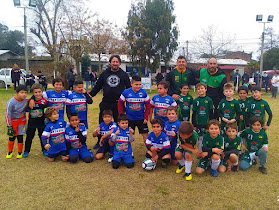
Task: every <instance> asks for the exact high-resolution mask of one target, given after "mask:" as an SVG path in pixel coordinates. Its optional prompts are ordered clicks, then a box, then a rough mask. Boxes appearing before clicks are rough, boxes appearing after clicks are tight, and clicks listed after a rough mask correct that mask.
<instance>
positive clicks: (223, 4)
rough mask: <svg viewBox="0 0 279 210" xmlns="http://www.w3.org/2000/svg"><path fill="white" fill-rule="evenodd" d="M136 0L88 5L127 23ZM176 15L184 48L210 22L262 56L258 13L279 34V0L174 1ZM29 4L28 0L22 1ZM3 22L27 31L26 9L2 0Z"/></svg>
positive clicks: (94, 1)
mask: <svg viewBox="0 0 279 210" xmlns="http://www.w3.org/2000/svg"><path fill="white" fill-rule="evenodd" d="M134 1H135V0H118V1H115V0H90V1H89V3H88V4H89V5H88V7H90V8H91V10H92V11H93V12H97V13H98V14H99V16H100V18H104V19H108V20H110V21H111V22H113V23H116V24H117V25H118V26H125V24H126V22H127V16H128V12H129V9H130V6H131V2H134ZM173 2H174V8H175V9H174V15H175V16H176V23H177V25H178V28H179V38H178V41H179V43H180V50H181V47H182V46H185V42H186V41H187V40H188V41H189V48H191V43H192V42H193V41H194V39H195V38H196V37H198V36H199V35H200V34H201V33H202V29H207V28H208V27H209V26H210V25H214V26H215V27H217V29H218V31H219V33H220V34H221V33H223V34H224V35H225V36H231V37H235V41H234V45H233V46H234V50H241V51H243V50H244V51H245V52H247V53H251V52H252V53H253V58H254V59H256V58H257V56H258V55H259V51H258V49H259V46H260V45H259V44H260V40H259V37H260V36H261V34H262V31H263V24H261V23H258V22H256V15H257V14H262V15H263V18H264V20H266V19H267V16H268V15H274V20H273V22H272V23H268V24H266V27H273V28H274V30H275V32H276V33H277V34H278V33H279V1H278V0H265V1H262V0H234V1H224V0H211V1H206V0H195V1H187V0H173ZM21 3H22V4H28V0H21ZM0 22H1V23H2V24H6V25H7V26H8V27H9V29H10V30H16V29H17V30H21V31H23V9H19V8H15V7H14V5H13V0H1V7H0Z"/></svg>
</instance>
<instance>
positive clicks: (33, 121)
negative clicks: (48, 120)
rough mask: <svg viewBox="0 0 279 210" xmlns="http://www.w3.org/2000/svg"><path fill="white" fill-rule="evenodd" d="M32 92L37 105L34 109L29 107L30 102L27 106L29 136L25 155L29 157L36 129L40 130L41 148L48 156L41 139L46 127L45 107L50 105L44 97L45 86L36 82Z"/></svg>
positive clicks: (26, 141)
mask: <svg viewBox="0 0 279 210" xmlns="http://www.w3.org/2000/svg"><path fill="white" fill-rule="evenodd" d="M31 92H32V94H33V98H34V102H35V105H34V107H33V109H30V108H29V102H30V100H31V99H29V100H28V105H27V107H26V111H28V112H29V119H28V127H27V132H26V134H27V136H26V140H25V149H24V154H23V157H25V158H26V157H28V156H29V152H30V149H31V145H32V141H33V138H34V136H35V132H36V130H38V136H39V139H40V143H41V148H42V152H43V154H44V156H47V155H48V154H47V150H46V149H45V148H44V145H43V143H42V140H41V136H42V133H43V131H44V129H45V122H44V121H45V109H46V108H47V107H48V102H47V100H46V99H44V98H43V87H42V86H41V85H40V84H34V85H32V87H31Z"/></svg>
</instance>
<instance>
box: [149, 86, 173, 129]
mask: <svg viewBox="0 0 279 210" xmlns="http://www.w3.org/2000/svg"><path fill="white" fill-rule="evenodd" d="M157 89H158V95H155V96H154V97H153V98H152V100H151V101H150V104H151V111H150V118H149V120H150V122H151V121H152V119H153V118H152V114H153V109H154V118H155V119H161V120H162V122H163V125H164V124H165V122H166V121H167V120H168V118H167V108H168V107H169V106H174V107H177V104H176V102H175V101H174V99H173V98H172V97H171V96H169V95H168V89H169V83H167V82H166V81H161V82H159V83H158V85H157Z"/></svg>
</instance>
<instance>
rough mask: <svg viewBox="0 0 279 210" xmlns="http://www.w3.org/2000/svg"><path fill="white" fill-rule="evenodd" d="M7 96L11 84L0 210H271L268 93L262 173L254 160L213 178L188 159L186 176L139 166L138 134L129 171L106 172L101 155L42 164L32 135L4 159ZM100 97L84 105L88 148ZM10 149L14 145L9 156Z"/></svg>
mask: <svg viewBox="0 0 279 210" xmlns="http://www.w3.org/2000/svg"><path fill="white" fill-rule="evenodd" d="M152 95H154V94H152ZM152 95H151V96H152ZM13 96H14V91H13V90H11V89H9V90H8V91H6V90H4V89H1V90H0V117H1V119H2V121H1V125H0V138H1V141H0V166H1V169H0V209H221V208H222V209H279V178H278V176H279V165H278V159H279V158H278V157H279V143H278V137H279V135H278V134H279V126H278V125H279V117H278V114H279V110H278V104H279V99H277V100H273V99H271V95H270V94H269V95H263V99H265V100H267V101H268V103H269V104H270V107H271V109H272V111H273V116H274V117H273V120H272V123H271V126H270V128H269V129H268V131H267V134H268V136H269V155H268V163H267V165H266V167H267V170H268V174H267V175H263V174H261V173H260V172H259V170H258V165H257V166H253V167H251V168H250V169H249V170H248V171H246V172H241V171H240V172H238V173H233V172H230V173H224V174H219V177H218V178H213V177H211V176H210V174H209V172H206V173H205V174H203V175H201V176H197V175H195V173H194V169H195V167H194V166H195V165H196V163H197V159H196V158H194V159H195V160H194V163H193V167H192V172H193V180H192V181H189V182H186V181H185V180H184V179H183V178H182V176H183V175H182V174H175V170H176V166H170V167H168V168H167V169H162V168H161V167H158V168H156V170H154V171H152V172H145V171H143V169H142V168H141V162H142V160H143V159H145V156H144V155H145V152H146V149H145V146H144V144H143V141H142V137H141V136H140V135H138V134H136V140H135V142H134V143H133V144H132V146H133V152H134V156H135V161H136V164H135V168H133V169H127V168H126V167H125V166H121V167H120V168H119V169H118V170H114V169H112V167H111V164H109V163H108V162H107V157H105V159H103V160H99V161H96V160H94V161H93V163H91V164H86V163H83V162H78V163H77V164H70V163H63V162H62V160H61V159H60V158H58V159H57V160H56V161H55V162H53V163H49V162H48V161H47V158H46V157H44V156H43V155H42V153H41V151H40V145H39V139H38V137H36V138H35V139H34V141H33V145H32V149H31V152H30V156H29V157H28V158H27V159H20V160H17V159H16V158H15V156H14V157H13V158H12V159H9V160H7V159H6V158H5V155H6V152H7V139H8V137H7V135H6V133H7V128H6V124H5V118H4V115H5V107H6V103H7V101H8V100H9V99H10V98H11V97H13ZM28 97H30V95H29V96H28ZM101 97H102V95H101V94H98V95H97V96H96V97H94V103H93V105H89V114H88V119H89V135H88V139H87V145H88V146H89V148H92V147H93V145H94V144H95V142H96V139H93V137H92V132H93V130H94V129H95V128H96V126H97V123H98V113H99V108H98V105H99V102H100V101H101ZM193 97H196V94H194V93H193ZM136 133H138V131H136ZM24 139H25V138H24ZM16 149H17V146H16V144H15V149H14V154H15V151H16ZM94 153H95V151H94Z"/></svg>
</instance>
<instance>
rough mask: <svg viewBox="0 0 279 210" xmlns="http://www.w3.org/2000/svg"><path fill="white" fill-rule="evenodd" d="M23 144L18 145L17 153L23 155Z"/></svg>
mask: <svg viewBox="0 0 279 210" xmlns="http://www.w3.org/2000/svg"><path fill="white" fill-rule="evenodd" d="M22 148H23V143H17V153H22Z"/></svg>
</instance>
